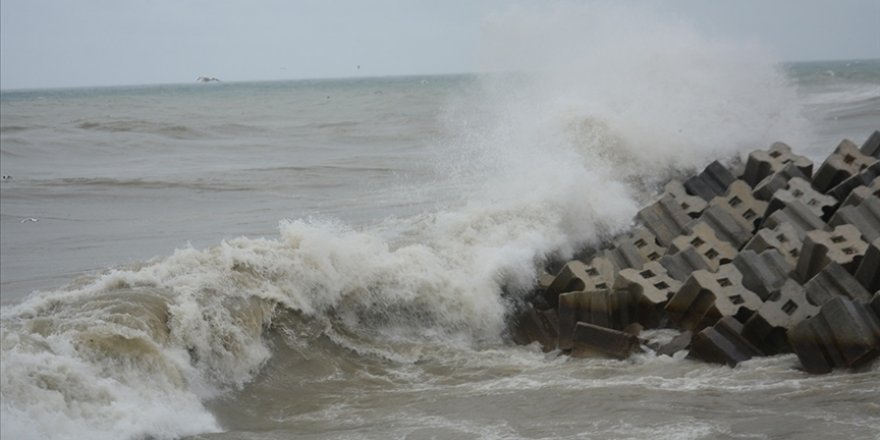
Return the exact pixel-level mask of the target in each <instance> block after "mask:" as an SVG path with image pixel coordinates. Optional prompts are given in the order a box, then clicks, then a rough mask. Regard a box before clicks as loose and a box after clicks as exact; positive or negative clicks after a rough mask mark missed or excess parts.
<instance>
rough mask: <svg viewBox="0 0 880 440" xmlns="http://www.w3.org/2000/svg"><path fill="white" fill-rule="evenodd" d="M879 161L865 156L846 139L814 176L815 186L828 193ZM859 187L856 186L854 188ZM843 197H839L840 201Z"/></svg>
mask: <svg viewBox="0 0 880 440" xmlns="http://www.w3.org/2000/svg"><path fill="white" fill-rule="evenodd" d="M875 162H877V159H876V158H874V157H872V156H869V155H866V154H863V153H862V152H861V151H859V147H857V146H856V144H854V143H852V141H850V140H849V139H844V140H843V142H841V143H840V145H838V146H837V148H836V149H835V150H834V153H833V154H831V156H828V159H826V160H825V162H824V163H823V164H822V166H820V167H819V169H818V170H816V174H814V175H813V186H814V187H816V189H818V190H819V191H822V192H827V191H828V190H830V189H832V188H834V187H835V186H836V185H837V184H839V183H841V182H843V181H844V180H846V179H848V178H850V177H852V176H854V175H856V174H858V173H859V172H860V171H862V170H863V169H865V168H867V167H869V166H871V165H873V164H874V163H875ZM855 186H858V185H854V186H853V188H854V187H855ZM840 198H841V197H838V199H840Z"/></svg>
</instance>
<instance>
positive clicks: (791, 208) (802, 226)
mask: <svg viewBox="0 0 880 440" xmlns="http://www.w3.org/2000/svg"><path fill="white" fill-rule="evenodd" d="M786 223H787V224H790V225H791V226H792V227H793V228H794V230H795V231H797V234H798V238H799V239H800V240H801V241H803V240H804V237H806V235H807V232H810V231H815V230H828V229H830V228H829V227H828V225H827V224H825V222H824V221H822V219H821V218H819V217H818V216H816V214H813V211H811V210H810V208H808V207H807V206H806V205H804V204H803V203H801V202H799V201H793V202H791V203H788V204H787V205H786V206H785V208H783V209H782V210H779V211H776V212H774V213H773V214H770V216H768V217H767V218H766V219H764V224H763V225H762V227H763V228H770V229H775V228H776V227H777V226H779V225H782V224H786Z"/></svg>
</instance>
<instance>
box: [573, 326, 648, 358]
mask: <svg viewBox="0 0 880 440" xmlns="http://www.w3.org/2000/svg"><path fill="white" fill-rule="evenodd" d="M640 347H641V345H640V344H639V338H638V337H637V336H635V335H633V334H630V333H626V332H623V331H620V330H613V329H609V328H605V327H600V326H598V325H593V324H588V323H586V322H578V323H577V325H576V326H575V330H574V338H573V344H572V350H571V355H572V356H573V357H592V356H595V355H597V354H598V355H605V356H611V357H613V358H617V359H626V358H628V357H630V356H631V355H632V354H633V353H636V352H639V351H640Z"/></svg>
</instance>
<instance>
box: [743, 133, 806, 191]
mask: <svg viewBox="0 0 880 440" xmlns="http://www.w3.org/2000/svg"><path fill="white" fill-rule="evenodd" d="M788 164H791V165H792V166H794V167H796V168H797V169H798V170H799V171H800V172H801V173H803V174H805V175H806V176H810V175H812V173H813V162H812V161H810V159H807V158H806V157H804V156H799V155H796V154H794V153H792V151H791V147H789V146H788V145H786V144H785V143H782V142H776V143H774V144H773V145H771V146H770V148H769V149H767V150H766V151H765V150H756V151H752V152H751V153H749V158H748V160H747V161H746V169H745V171H744V172H743V177H742V180H744V181H745V182H746V183H748V184H749V186H751V187H754V186H755V185H757V184H758V183H759V182H760V181H761V180H763V179H764V178H766V177H767V176H770V175H771V174H773V173H775V172H777V171H779V170H781V169H782V168H783V167H784V166H786V165H788Z"/></svg>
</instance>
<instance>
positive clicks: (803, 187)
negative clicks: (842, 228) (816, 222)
mask: <svg viewBox="0 0 880 440" xmlns="http://www.w3.org/2000/svg"><path fill="white" fill-rule="evenodd" d="M795 200H797V201H799V202H801V203H803V204H804V206H806V207H807V208H808V209H809V210H810V211H811V212H812V213H813V214H815V215H816V217H819V218H822V219H827V218H828V217H830V216H831V213H832V212H834V207H835V206H837V203H838V201H837V199H835V198H834V197H833V196H829V195H825V194H822V193H820V192H819V191H816V190H815V189H813V186H812V185H811V184H810V182H808V181H806V180H804V179H801V178H799V177H795V178H793V179H791V180H789V181H788V187H787V188H786V189H781V190H779V191H776V194H774V195H773V198H772V199H770V203H769V204H768V205H767V211H766V212H765V213H764V216H765V217H766V216H769V215H770V214H772V213H773V212H774V211H777V210H779V209H782V208H785V207H786V206H788V205H789V204H790V203H791V202H794V201H795Z"/></svg>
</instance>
